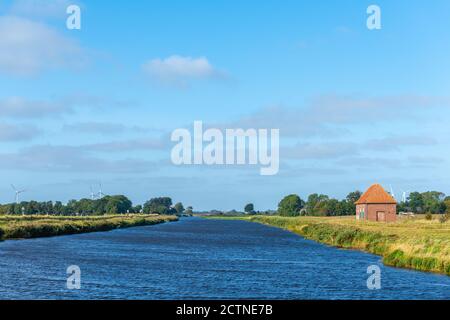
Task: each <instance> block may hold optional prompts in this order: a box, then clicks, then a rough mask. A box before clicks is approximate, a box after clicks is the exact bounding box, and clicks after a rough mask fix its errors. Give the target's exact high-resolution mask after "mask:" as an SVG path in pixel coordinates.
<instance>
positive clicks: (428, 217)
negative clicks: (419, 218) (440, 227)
mask: <svg viewBox="0 0 450 320" xmlns="http://www.w3.org/2000/svg"><path fill="white" fill-rule="evenodd" d="M425 219H426V220H433V215H432V214H431V212H428V213H427V214H426V215H425Z"/></svg>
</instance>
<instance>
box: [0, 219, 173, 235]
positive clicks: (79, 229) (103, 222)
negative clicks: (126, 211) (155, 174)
mask: <svg viewBox="0 0 450 320" xmlns="http://www.w3.org/2000/svg"><path fill="white" fill-rule="evenodd" d="M176 220H178V218H177V217H176V216H163V215H109V216H89V217H87V216H84V217H72V216H0V240H6V239H26V238H38V237H51V236H59V235H67V234H76V233H85V232H94V231H108V230H112V229H117V228H128V227H135V226H144V225H152V224H157V223H163V222H169V221H176Z"/></svg>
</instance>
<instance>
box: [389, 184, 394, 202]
mask: <svg viewBox="0 0 450 320" xmlns="http://www.w3.org/2000/svg"><path fill="white" fill-rule="evenodd" d="M389 187H390V188H391V196H392V197H393V198H394V199H396V198H395V194H394V189H392V185H389Z"/></svg>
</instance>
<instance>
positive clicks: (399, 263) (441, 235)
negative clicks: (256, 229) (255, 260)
mask: <svg viewBox="0 0 450 320" xmlns="http://www.w3.org/2000/svg"><path fill="white" fill-rule="evenodd" d="M210 218H216V219H217V218H220V219H241V220H247V221H251V222H258V223H263V224H266V225H271V226H275V227H279V228H283V229H286V230H289V231H292V232H295V233H297V234H299V235H302V236H303V237H305V238H307V239H311V240H315V241H318V242H321V243H325V244H328V245H332V246H336V247H340V248H349V249H350V248H351V249H359V250H363V251H366V252H370V253H374V254H377V255H380V256H382V257H383V262H384V263H385V264H386V265H390V266H395V267H402V268H411V269H417V270H421V271H430V272H437V273H442V274H447V275H450V221H449V222H446V223H440V222H439V221H438V219H437V218H436V217H435V218H434V219H433V220H431V221H429V220H425V218H424V217H419V216H416V217H401V218H399V221H397V222H395V223H379V222H368V221H357V220H356V219H355V217H353V216H351V217H280V216H246V217H210Z"/></svg>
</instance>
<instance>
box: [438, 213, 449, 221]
mask: <svg viewBox="0 0 450 320" xmlns="http://www.w3.org/2000/svg"><path fill="white" fill-rule="evenodd" d="M449 218H450V214H448V213H446V214H441V215H440V216H439V222H440V223H445V222H447V221H448V219H449Z"/></svg>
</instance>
